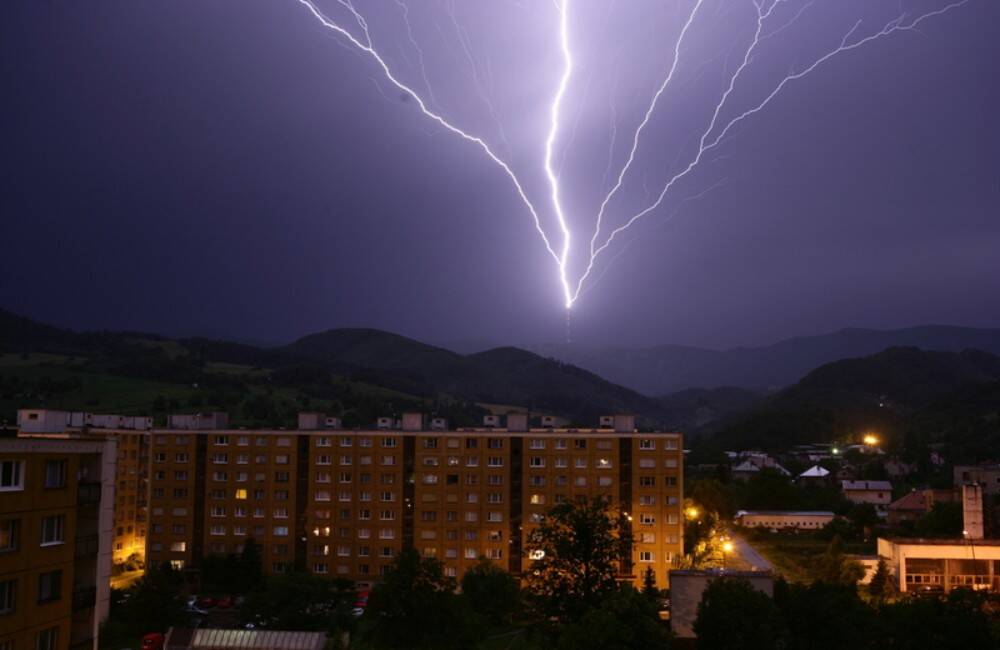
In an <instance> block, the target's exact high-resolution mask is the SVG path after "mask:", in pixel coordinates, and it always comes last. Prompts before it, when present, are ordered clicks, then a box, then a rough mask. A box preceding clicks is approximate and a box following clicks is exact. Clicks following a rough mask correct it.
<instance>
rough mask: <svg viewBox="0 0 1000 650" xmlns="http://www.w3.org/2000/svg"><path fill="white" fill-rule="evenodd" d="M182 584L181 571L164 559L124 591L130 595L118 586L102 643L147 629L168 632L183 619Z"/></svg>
mask: <svg viewBox="0 0 1000 650" xmlns="http://www.w3.org/2000/svg"><path fill="white" fill-rule="evenodd" d="M183 585H184V577H183V576H182V575H181V574H180V572H179V571H176V570H174V569H173V568H171V566H170V564H169V563H164V564H162V565H159V566H157V565H152V566H150V567H149V568H148V569H147V570H146V575H144V576H143V577H142V578H140V579H139V580H138V581H137V582H136V583H135V584H133V585H132V586H131V587H130V588H129V589H128V590H127V591H126V592H125V594H127V597H123V596H125V594H122V593H120V592H118V591H117V590H115V593H114V595H113V597H112V606H111V611H110V616H109V617H108V620H107V622H106V623H105V626H104V629H103V630H102V631H101V635H100V640H101V644H102V646H103V647H112V646H114V644H116V642H120V641H121V640H122V639H124V640H125V641H126V642H127V641H128V640H129V639H135V638H138V637H140V636H142V635H143V634H145V633H147V632H166V631H167V628H169V627H171V626H173V625H178V624H180V623H182V622H184V620H185V618H186V615H185V612H184V602H183V600H182V599H181V596H180V594H181V588H182V587H183ZM118 647H120V646H118Z"/></svg>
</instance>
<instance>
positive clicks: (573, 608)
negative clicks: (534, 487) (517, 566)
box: [527, 497, 634, 619]
mask: <svg viewBox="0 0 1000 650" xmlns="http://www.w3.org/2000/svg"><path fill="white" fill-rule="evenodd" d="M633 546H634V541H633V537H632V529H631V525H630V524H629V522H628V519H627V517H626V516H625V515H624V513H613V512H612V511H611V509H610V505H609V503H608V501H607V499H605V498H602V497H595V498H593V499H588V500H585V501H581V502H565V503H560V504H559V505H557V506H555V507H553V508H552V509H551V510H550V511H549V512H548V514H547V515H546V516H545V519H544V520H543V521H542V524H541V525H540V526H539V527H538V528H536V529H535V530H533V531H531V534H530V535H529V536H528V543H527V547H528V549H530V550H531V552H532V553H534V554H535V556H536V557H537V558H538V559H536V560H534V561H533V562H532V564H531V566H530V567H529V569H528V587H529V589H530V590H531V592H532V594H533V595H534V596H535V599H536V602H537V603H538V604H539V605H540V607H541V610H542V613H543V614H544V615H546V616H554V617H558V618H560V619H565V618H572V617H575V616H579V615H580V614H582V613H583V612H584V611H586V610H587V609H588V608H589V607H592V606H595V605H597V604H598V603H599V602H600V601H601V600H602V599H603V597H604V596H606V595H607V594H610V593H612V592H613V591H615V590H616V589H617V588H618V582H617V577H618V575H619V572H620V569H622V568H623V566H622V565H623V564H626V563H627V564H629V565H630V564H631V557H632V548H633Z"/></svg>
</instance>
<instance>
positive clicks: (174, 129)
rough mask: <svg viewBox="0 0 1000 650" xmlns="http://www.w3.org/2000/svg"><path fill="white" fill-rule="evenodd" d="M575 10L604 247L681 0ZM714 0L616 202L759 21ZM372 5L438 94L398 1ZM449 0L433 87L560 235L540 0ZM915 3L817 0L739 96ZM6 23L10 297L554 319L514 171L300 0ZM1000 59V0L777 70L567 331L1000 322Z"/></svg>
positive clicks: (342, 318)
mask: <svg viewBox="0 0 1000 650" xmlns="http://www.w3.org/2000/svg"><path fill="white" fill-rule="evenodd" d="M788 4H789V6H790V7H794V6H795V5H797V4H798V5H800V4H801V3H797V2H795V1H794V0H792V1H790V2H789V3H788ZM327 5H329V6H327ZM327 5H324V7H327V8H328V9H329V10H330V11H331V13H334V9H335V8H336V3H327ZM574 6H575V7H577V6H578V7H579V10H578V11H575V13H574V14H573V18H574V19H573V21H572V25H571V26H572V30H571V35H572V39H573V46H574V54H575V57H576V59H577V69H576V70H575V72H574V77H573V80H572V83H571V85H570V88H569V94H568V95H567V102H566V104H565V106H566V110H565V111H564V121H565V128H564V129H563V130H562V131H561V135H560V140H559V143H558V145H559V146H558V149H559V154H560V160H559V163H560V167H561V169H562V173H563V187H564V194H565V197H566V198H565V205H566V206H567V209H568V216H569V219H570V222H571V225H572V228H573V231H574V233H575V236H576V239H578V240H581V243H585V242H586V241H587V240H589V238H590V229H591V228H592V227H593V219H594V214H595V213H596V209H597V205H598V203H599V202H600V199H601V197H602V196H603V192H604V191H606V188H607V187H608V182H609V181H608V179H607V178H606V177H605V173H606V170H607V169H608V166H609V165H608V162H609V160H608V152H609V144H610V142H609V137H610V133H611V129H610V125H611V123H612V119H611V118H612V115H614V116H616V117H617V120H618V122H617V124H618V127H617V137H616V146H615V148H614V149H613V154H614V162H615V164H617V165H619V166H620V165H621V163H622V161H623V160H624V156H625V154H626V153H627V145H628V143H629V141H630V139H631V132H632V130H633V129H634V128H635V125H636V124H637V122H638V120H639V119H641V116H642V111H643V110H645V107H646V105H647V103H648V101H649V98H650V96H651V94H652V92H653V91H654V90H655V87H656V86H657V85H658V84H659V82H660V81H661V80H662V78H663V75H664V74H665V72H666V69H667V68H668V67H669V63H670V60H671V56H672V48H673V43H674V41H675V39H676V37H677V33H678V31H679V29H680V25H681V22H682V21H683V19H684V17H685V12H686V10H687V8H688V7H690V4H689V3H684V4H681V3H653V2H643V3H614V4H609V3H599V2H596V1H595V2H578V3H576V4H575V5H574ZM705 6H706V9H705V11H704V12H703V16H701V18H700V19H699V20H698V21H697V22H696V23H694V24H693V26H692V31H691V34H690V37H689V40H688V41H687V42H686V47H685V49H684V51H683V52H682V59H681V62H680V65H679V67H678V76H677V79H676V84H675V85H674V86H672V87H671V89H670V91H669V92H668V93H667V94H665V96H664V98H663V101H662V102H661V105H660V106H659V107H658V110H657V113H656V115H655V116H654V119H653V121H652V122H651V124H650V129H649V130H648V131H647V133H646V135H645V137H644V140H643V145H642V146H641V147H640V149H639V152H638V157H637V161H636V165H635V167H634V168H633V173H632V174H631V175H630V176H629V177H628V178H627V180H626V184H625V185H624V186H623V192H622V195H621V197H620V198H619V199H618V200H616V201H615V202H614V203H613V204H612V209H611V210H610V211H609V213H608V214H609V219H610V220H611V222H612V223H619V222H620V221H621V220H623V219H624V218H626V217H627V216H628V215H629V214H632V213H634V212H635V211H636V210H638V209H641V208H642V207H643V206H644V205H646V204H648V203H647V202H648V200H649V198H648V197H651V196H655V194H656V193H657V192H658V190H659V188H660V187H661V186H662V184H663V182H664V181H665V179H666V178H669V174H670V173H671V172H672V170H675V169H677V166H678V165H683V164H686V160H687V158H685V156H688V157H689V156H690V155H691V154H692V153H693V146H694V144H695V143H696V141H697V137H698V136H699V135H700V133H701V130H702V129H703V128H704V126H705V124H706V123H707V120H708V118H709V117H710V115H711V110H712V108H713V106H714V103H715V101H717V99H718V97H719V95H720V93H721V92H722V90H723V89H724V87H725V86H724V84H725V82H726V81H727V79H728V77H726V76H725V74H726V71H727V70H728V71H729V73H731V72H732V70H733V68H734V67H735V65H736V64H737V63H738V60H739V59H740V58H741V57H742V52H743V49H741V48H745V46H746V44H747V43H748V39H749V37H750V36H751V34H752V31H751V30H752V28H753V20H754V15H753V10H752V5H751V4H750V3H749V2H745V3H744V2H729V1H728V0H726V1H725V2H722V1H721V0H716V1H714V2H712V1H711V0H706V5H705ZM902 6H903V9H904V10H905V11H911V12H922V11H928V10H932V9H934V8H935V7H940V6H943V3H941V2H937V3H935V2H917V3H903V5H902ZM358 7H359V8H360V9H361V10H362V11H363V12H365V14H366V16H368V17H369V24H370V25H371V26H372V35H373V38H374V39H375V40H376V43H377V44H378V45H379V46H380V48H381V50H382V51H384V52H385V55H386V58H387V60H388V61H389V62H390V64H391V65H392V66H393V68H394V70H397V71H398V72H399V74H400V76H401V77H402V78H404V79H405V81H406V82H407V83H410V84H412V85H413V86H414V87H415V88H417V89H418V91H420V92H422V93H424V92H425V90H426V87H427V86H426V85H425V83H424V80H423V76H422V73H421V70H420V65H419V57H418V52H417V51H416V50H415V49H414V48H413V47H412V45H411V43H410V41H409V40H408V36H407V32H406V29H405V24H404V23H403V22H402V20H401V14H400V12H399V7H398V5H397V4H396V3H394V2H379V3H359V4H358ZM445 8H446V5H444V4H441V3H433V4H430V3H417V2H414V3H412V6H411V8H410V12H409V13H410V18H411V21H412V26H411V27H412V31H413V34H414V37H415V40H417V42H418V43H420V44H421V45H422V46H423V47H422V50H423V52H422V53H423V55H424V58H425V68H426V70H427V81H428V82H429V83H430V86H431V88H433V101H432V102H431V103H432V106H433V107H434V108H435V109H440V110H441V111H442V113H443V114H444V115H446V116H447V117H448V118H449V119H451V120H453V121H455V122H456V123H458V124H459V125H460V126H461V127H462V128H466V129H468V130H470V131H472V132H475V133H477V134H481V135H482V136H483V137H484V138H485V139H486V140H487V141H489V142H490V144H491V145H492V146H494V147H495V149H496V150H497V151H498V152H500V153H501V154H502V155H503V156H504V157H505V158H507V159H509V160H510V161H511V163H512V166H513V167H514V168H515V169H516V170H517V172H518V174H519V176H520V178H521V179H522V181H523V182H524V184H525V187H526V189H527V190H528V191H529V193H530V194H531V196H532V198H533V199H534V200H535V201H536V204H537V205H539V206H540V207H542V208H545V210H543V215H542V216H543V221H544V225H545V226H546V228H547V229H548V230H549V231H550V232H552V233H555V232H556V230H555V224H554V222H553V220H552V215H551V212H550V211H549V210H548V204H547V202H546V199H545V196H546V193H547V191H548V188H547V187H546V185H545V182H544V175H543V173H542V166H541V161H542V150H541V147H542V140H543V139H544V136H545V130H546V128H547V119H548V115H547V110H548V106H549V102H550V100H551V96H552V92H553V88H554V83H555V81H556V79H557V78H558V75H559V73H560V67H559V66H560V60H559V53H558V49H557V48H556V47H555V45H556V42H555V40H554V31H553V30H554V25H555V23H554V19H555V13H554V11H553V7H552V3H544V2H542V3H490V4H484V3H477V4H475V5H472V4H465V3H457V4H456V15H455V18H456V21H457V23H458V24H459V26H460V28H461V29H456V26H455V23H453V22H452V20H451V17H450V16H449V15H448V13H447V11H445V10H444V9H445ZM899 10H900V4H899V3H898V2H897V1H896V0H891V1H888V0H887V1H885V2H861V1H860V0H858V1H854V2H836V3H834V2H822V1H820V2H816V3H814V5H813V6H811V7H810V8H809V10H808V11H806V12H805V13H803V15H802V18H801V19H800V21H799V22H797V23H796V24H795V25H793V26H792V27H790V28H789V29H787V30H785V31H784V32H782V33H780V34H779V35H776V36H775V37H774V38H773V39H771V40H770V41H769V42H768V44H767V48H766V49H762V50H761V54H760V56H759V57H758V58H755V60H754V65H753V67H752V69H748V71H747V76H746V77H745V79H744V80H743V83H741V84H740V85H739V86H738V87H737V88H736V90H735V91H734V95H733V98H732V99H733V102H734V104H733V106H734V108H733V110H734V111H736V112H738V111H739V110H744V109H745V108H748V107H750V106H752V105H753V104H754V103H755V102H756V101H759V100H760V99H762V97H763V96H764V95H766V93H767V92H768V90H769V89H770V88H772V87H773V85H774V84H775V83H776V82H777V81H778V80H780V78H781V77H782V76H783V75H785V74H787V73H788V72H789V71H793V70H796V69H800V68H801V67H802V66H804V65H807V64H808V62H810V61H811V60H814V59H815V57H816V56H818V55H820V54H821V53H822V52H824V51H826V50H827V49H828V48H830V47H832V46H835V45H836V43H837V42H838V41H839V39H840V38H841V37H842V36H843V34H844V33H845V32H846V31H847V30H848V29H850V28H851V26H852V25H853V24H854V21H856V20H857V19H858V18H864V19H865V22H864V23H863V24H862V28H861V29H862V30H863V32H864V33H870V32H872V31H875V30H877V29H878V28H880V27H881V26H882V25H883V24H885V21H886V20H888V19H891V18H892V17H893V16H895V15H898V12H899ZM787 15H791V14H787ZM778 22H779V23H780V22H781V21H778ZM345 24H349V23H345ZM0 32H2V41H0V48H2V49H0V80H2V82H3V88H4V96H5V97H4V101H3V102H2V104H0V118H2V121H0V123H2V125H3V126H2V128H3V130H4V133H3V141H4V155H3V157H2V161H0V178H2V185H3V192H2V195H0V209H2V215H3V216H2V225H0V234H2V240H3V242H4V244H5V250H4V256H3V258H2V261H0V305H3V306H5V307H7V308H10V309H14V310H16V311H19V312H22V313H26V314H29V315H32V316H34V317H37V318H40V319H44V320H48V321H52V322H55V323H58V324H62V325H69V326H74V327H81V328H82V327H113V328H119V327H121V328H134V329H145V330H154V331H161V332H167V333H206V334H214V335H225V336H237V337H242V338H249V339H256V340H282V339H287V338H290V337H293V336H295V335H298V334H301V333H304V332H308V331H313V330H317V329H322V328H327V327H334V326H343V325H368V326H376V327H382V328H386V329H392V330H396V331H400V332H403V333H407V334H410V335H414V336H418V337H423V338H430V339H434V340H469V339H476V340H488V341H496V342H520V341H544V340H558V339H560V338H562V337H564V336H565V334H566V330H565V328H566V319H565V316H564V313H563V310H562V309H561V305H560V302H561V299H560V292H559V287H558V282H557V280H556V275H555V271H554V265H553V262H552V260H551V258H549V257H548V256H547V254H546V253H545V251H544V248H543V247H542V245H541V243H540V242H539V239H538V237H537V234H536V233H535V232H534V229H533V227H532V225H531V220H530V217H529V215H528V213H527V211H526V210H525V208H524V205H523V204H522V203H521V202H520V201H519V200H518V198H517V196H516V194H515V193H514V192H513V190H512V186H511V185H510V183H509V181H508V180H507V179H506V178H505V177H504V176H503V174H502V173H501V172H499V171H498V169H497V167H496V166H495V165H493V164H492V163H491V162H490V161H489V160H487V159H486V158H485V157H484V156H483V155H482V154H481V152H479V151H478V150H476V149H475V147H472V146H470V145H469V144H468V143H466V142H463V141H461V140H459V139H457V138H455V137H454V136H453V135H452V134H449V133H447V132H444V131H443V130H442V129H440V128H436V127H435V126H434V125H433V124H432V123H430V122H429V121H428V120H427V119H426V118H424V117H423V116H422V115H420V113H419V111H418V110H417V109H416V106H415V103H414V102H413V101H408V100H406V99H405V96H404V95H402V94H400V93H399V92H397V91H396V89H395V88H393V87H392V86H391V85H390V84H388V83H387V82H386V81H385V80H384V79H383V78H381V76H380V74H379V71H378V70H377V69H376V67H375V66H373V65H372V63H371V61H370V60H368V59H366V58H365V57H364V56H362V55H360V54H358V53H357V52H356V51H352V50H351V49H350V48H349V47H343V46H342V44H341V43H339V42H338V41H337V39H336V38H335V37H334V36H333V35H332V34H331V33H330V32H329V31H328V30H324V29H323V28H322V27H321V26H320V25H319V24H318V23H317V22H316V21H315V20H313V19H312V18H311V17H310V16H309V15H308V13H307V12H305V11H304V10H303V9H302V7H301V6H300V5H299V4H298V3H297V2H295V1H293V0H268V1H260V2H212V3H205V2H159V3H125V2H102V3H87V4H86V5H83V4H70V3H64V4H60V3H38V2H27V1H24V2H8V3H4V4H3V6H2V7H0ZM469 53H471V55H472V58H471V59H470V58H469ZM998 61H1000V3H994V2H988V1H986V0H971V1H970V2H969V3H968V4H967V5H965V6H963V7H960V8H958V9H956V10H954V11H952V12H949V13H948V14H947V15H945V16H942V17H939V18H935V19H933V20H930V21H928V22H927V23H926V24H924V25H922V26H921V30H920V32H919V33H918V32H913V33H905V34H895V35H892V36H891V37H889V38H887V39H885V40H881V41H879V42H877V43H874V44H872V45H870V46H867V47H865V48H863V49H859V50H858V51H855V52H852V53H850V54H847V55H844V56H842V57H840V58H837V59H836V60H833V61H831V62H830V63H829V64H827V65H824V66H823V67H822V68H821V69H818V70H817V71H816V72H815V73H814V74H813V75H811V76H810V77H808V78H806V79H803V80H801V81H800V82H797V83H796V84H795V85H794V86H789V88H787V89H786V91H784V92H783V93H782V95H780V96H779V97H777V98H776V99H775V101H774V102H773V103H772V104H771V105H769V106H768V107H767V109H766V110H764V111H762V112H761V113H760V114H758V115H756V116H754V117H753V118H752V119H750V120H747V121H746V122H745V123H744V124H742V125H741V126H740V128H738V129H737V130H736V131H735V132H734V134H733V136H732V137H731V138H730V139H728V140H727V141H726V143H725V144H724V145H723V146H722V147H720V148H719V150H718V152H717V153H718V154H719V157H718V158H715V157H713V159H712V160H711V161H710V162H709V163H708V164H706V165H704V166H703V167H700V168H699V169H698V170H697V171H696V172H694V173H692V174H691V175H690V176H689V177H688V178H686V179H685V180H684V181H683V182H681V183H680V184H679V185H678V187H677V188H676V193H675V194H671V196H670V198H669V199H668V201H666V202H665V203H664V205H663V206H662V208H661V209H659V210H657V211H656V212H655V213H653V214H651V215H650V216H649V217H648V218H646V219H645V220H643V221H642V222H639V223H638V224H636V226H635V227H634V229H632V230H630V231H628V233H627V235H626V236H623V237H622V238H621V239H620V240H619V241H617V242H616V244H615V245H614V247H613V248H612V249H609V251H608V254H607V255H606V256H605V257H604V258H603V259H602V260H601V262H600V263H599V268H598V270H597V271H596V272H595V277H599V278H600V281H599V283H597V284H596V285H595V286H593V288H592V289H591V290H589V291H588V292H587V293H586V294H585V295H584V296H583V297H582V298H581V300H580V301H579V302H578V303H577V305H576V306H575V307H574V309H573V314H572V320H571V333H572V336H573V338H574V339H577V340H592V341H614V342H617V343H619V344H626V345H628V344H645V343H657V342H667V341H671V342H686V343H698V344H708V345H732V344H742V343H755V342H764V341H769V340H773V339H777V338H780V337H783V336H789V335H794V334H801V333H811V332H819V331H828V330H832V329H836V328H839V327H843V326H849V325H856V326H871V327H893V326H902V325H910V324H916V323H925V322H940V323H955V324H965V325H983V326H986V325H996V324H997V323H998V321H1000V301H997V300H996V296H997V295H1000V264H998V262H997V255H996V251H997V250H1000V218H998V205H1000V177H998V168H1000V167H998V160H997V152H998V151H1000V127H998V125H997V123H996V120H995V116H996V115H997V114H1000V110H998V109H1000V91H998V89H997V84H996V83H995V78H996V77H997V73H998ZM477 81H478V85H477V83H476V82H477ZM427 97H429V94H425V98H427ZM487 102H488V103H489V104H491V105H492V107H493V111H492V113H494V114H495V116H494V115H493V114H491V110H490V109H489V106H488V103H487ZM737 109H738V110H737ZM734 114H735V113H734ZM731 116H732V115H729V117H731ZM723 117H726V116H725V115H724V116H723ZM563 158H564V160H563ZM611 169H612V178H613V174H614V172H615V171H616V170H617V168H616V167H614V166H612V167H611ZM723 179H724V181H725V182H724V183H723V184H721V185H719V186H718V187H716V184H717V183H719V182H720V181H722V180H723ZM712 187H714V188H715V189H712V191H710V192H708V193H706V194H705V195H704V196H703V197H701V198H698V199H697V200H691V201H689V202H686V203H685V202H684V200H685V199H686V198H690V197H694V196H699V195H700V194H701V193H702V192H703V191H704V190H706V189H707V188H712ZM672 215H674V216H672ZM582 250H583V249H582V248H575V249H574V251H575V252H574V255H573V257H571V260H570V268H571V270H572V271H573V272H574V273H579V271H580V270H581V269H582V266H583V264H584V263H585V262H586V258H585V257H583V256H581V253H580V251H582ZM616 256H617V257H616ZM612 259H613V260H614V261H613V263H611V264H610V265H608V263H609V262H611V260H612Z"/></svg>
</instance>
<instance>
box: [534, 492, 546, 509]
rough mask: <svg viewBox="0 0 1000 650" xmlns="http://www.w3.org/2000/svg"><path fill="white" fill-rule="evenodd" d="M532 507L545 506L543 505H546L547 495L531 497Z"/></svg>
mask: <svg viewBox="0 0 1000 650" xmlns="http://www.w3.org/2000/svg"><path fill="white" fill-rule="evenodd" d="M531 505H533V506H543V505H545V495H544V494H532V495H531Z"/></svg>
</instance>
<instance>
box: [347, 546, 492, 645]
mask: <svg viewBox="0 0 1000 650" xmlns="http://www.w3.org/2000/svg"><path fill="white" fill-rule="evenodd" d="M455 587H456V585H455V581H454V580H453V579H451V578H448V577H446V576H445V575H444V565H443V564H442V563H441V562H440V561H438V560H435V559H433V558H423V557H420V554H419V553H417V552H416V551H415V550H413V549H408V550H404V551H403V552H401V553H400V554H399V555H397V556H396V559H395V560H394V561H393V563H392V565H391V566H390V568H389V571H388V573H386V574H385V576H384V577H383V579H382V582H380V583H379V584H378V585H377V586H376V587H375V588H374V589H373V590H372V592H371V595H370V596H369V597H368V607H367V608H366V609H365V613H364V616H362V617H361V622H360V623H359V625H358V633H357V637H358V642H359V644H360V645H361V647H363V648H371V649H373V650H381V649H383V648H385V649H386V650H388V649H390V648H392V649H396V648H399V649H418V648H419V649H425V648H426V649H427V650H430V649H437V648H468V647H471V646H473V645H474V644H475V639H476V638H477V637H478V636H480V635H481V632H482V630H477V629H474V628H473V625H474V623H475V622H476V620H475V619H476V617H474V616H470V615H468V614H470V613H468V612H465V611H463V605H464V601H462V600H461V599H460V598H458V596H456V595H455Z"/></svg>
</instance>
